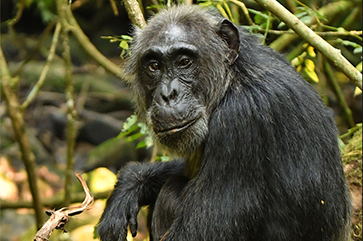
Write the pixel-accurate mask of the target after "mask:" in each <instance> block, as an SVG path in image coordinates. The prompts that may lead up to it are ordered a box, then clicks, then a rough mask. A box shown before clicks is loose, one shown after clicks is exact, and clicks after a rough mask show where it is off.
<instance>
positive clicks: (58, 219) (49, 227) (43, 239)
mask: <svg viewBox="0 0 363 241" xmlns="http://www.w3.org/2000/svg"><path fill="white" fill-rule="evenodd" d="M75 175H76V176H77V178H78V180H79V182H80V183H81V184H82V187H83V190H84V192H85V193H86V198H85V199H84V201H83V203H82V204H81V205H77V206H73V207H69V208H61V209H59V210H57V211H54V210H47V211H46V214H48V215H49V216H50V218H49V219H48V221H47V222H45V223H44V225H43V227H42V228H41V229H39V231H38V232H37V234H36V235H35V237H34V241H48V240H49V237H50V235H51V234H52V232H53V230H54V229H60V230H63V232H67V230H66V229H65V228H64V225H65V224H66V223H67V222H68V221H69V217H71V216H75V215H78V214H81V213H82V212H83V211H85V210H86V209H88V208H89V206H90V205H92V203H93V200H94V198H93V196H92V194H91V192H90V190H89V189H88V186H87V183H86V182H85V180H84V179H83V178H82V176H81V175H80V174H79V173H78V172H76V173H75Z"/></svg>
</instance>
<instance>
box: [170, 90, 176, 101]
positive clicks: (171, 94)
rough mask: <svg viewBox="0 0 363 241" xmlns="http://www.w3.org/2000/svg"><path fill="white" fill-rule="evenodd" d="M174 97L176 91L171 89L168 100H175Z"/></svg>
mask: <svg viewBox="0 0 363 241" xmlns="http://www.w3.org/2000/svg"><path fill="white" fill-rule="evenodd" d="M175 97H176V89H173V90H172V91H171V93H170V96H169V99H170V100H173V99H175Z"/></svg>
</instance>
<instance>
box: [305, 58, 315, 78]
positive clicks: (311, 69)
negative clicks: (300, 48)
mask: <svg viewBox="0 0 363 241" xmlns="http://www.w3.org/2000/svg"><path fill="white" fill-rule="evenodd" d="M304 70H305V73H306V74H307V75H308V76H309V78H310V79H311V80H312V81H314V82H315V83H318V82H319V78H318V75H317V74H316V73H315V64H314V62H313V61H312V60H311V59H306V60H305V68H304Z"/></svg>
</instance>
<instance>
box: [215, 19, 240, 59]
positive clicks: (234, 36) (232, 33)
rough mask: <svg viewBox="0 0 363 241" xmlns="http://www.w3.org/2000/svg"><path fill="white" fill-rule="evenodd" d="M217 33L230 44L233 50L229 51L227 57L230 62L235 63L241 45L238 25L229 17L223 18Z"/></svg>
mask: <svg viewBox="0 0 363 241" xmlns="http://www.w3.org/2000/svg"><path fill="white" fill-rule="evenodd" d="M217 33H218V35H219V36H220V37H221V38H222V39H223V40H224V41H226V43H227V44H228V47H229V49H230V50H231V52H230V53H228V56H227V58H228V61H229V64H233V63H234V61H236V59H237V58H238V54H239V45H240V41H239V33H238V29H237V27H236V26H235V25H234V24H233V23H232V22H231V21H229V20H228V19H223V20H222V21H221V22H220V23H219V29H218V32H217Z"/></svg>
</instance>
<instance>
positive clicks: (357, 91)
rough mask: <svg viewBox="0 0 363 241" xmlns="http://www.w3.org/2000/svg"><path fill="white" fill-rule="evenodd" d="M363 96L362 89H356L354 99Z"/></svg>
mask: <svg viewBox="0 0 363 241" xmlns="http://www.w3.org/2000/svg"><path fill="white" fill-rule="evenodd" d="M361 94H362V90H361V89H359V88H357V87H355V90H354V95H353V96H354V97H356V96H358V95H361Z"/></svg>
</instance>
